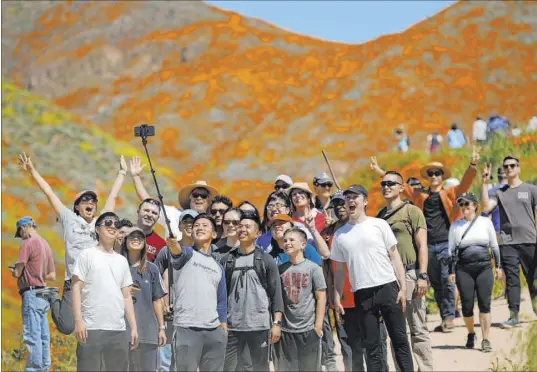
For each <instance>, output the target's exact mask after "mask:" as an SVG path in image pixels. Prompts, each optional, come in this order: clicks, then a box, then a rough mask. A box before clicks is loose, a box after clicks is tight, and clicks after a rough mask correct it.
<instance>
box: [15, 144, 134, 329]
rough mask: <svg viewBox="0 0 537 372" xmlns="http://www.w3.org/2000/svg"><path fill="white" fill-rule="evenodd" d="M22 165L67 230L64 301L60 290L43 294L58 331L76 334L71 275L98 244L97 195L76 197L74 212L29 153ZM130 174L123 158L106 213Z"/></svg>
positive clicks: (53, 289) (20, 156)
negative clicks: (41, 173)
mask: <svg viewBox="0 0 537 372" xmlns="http://www.w3.org/2000/svg"><path fill="white" fill-rule="evenodd" d="M19 162H20V166H21V168H22V169H23V170H25V171H26V172H28V173H30V174H31V175H32V178H33V179H34V180H35V182H36V183H37V184H38V186H39V188H40V189H41V191H43V193H44V194H45V196H46V197H47V199H48V201H49V202H50V204H51V205H52V208H53V209H54V211H55V212H56V214H57V215H58V221H59V222H60V224H61V226H62V229H63V240H64V244H65V282H64V284H63V293H62V299H61V301H60V300H59V299H58V289H57V288H51V289H50V290H48V291H43V292H42V293H41V294H40V295H41V296H43V298H45V299H46V300H48V301H49V302H50V306H51V313H52V320H53V321H54V324H56V327H57V328H58V331H60V332H61V333H63V334H64V335H69V334H71V333H73V330H74V329H75V322H74V319H73V308H72V297H71V275H72V273H73V268H74V265H75V260H76V259H77V257H78V256H79V255H80V253H81V252H83V251H84V250H86V249H90V248H94V247H95V246H96V245H97V238H96V234H95V221H96V219H97V218H96V215H97V194H96V193H95V192H94V191H91V190H84V191H82V192H80V193H78V194H77V195H76V196H75V200H74V205H73V210H70V209H69V208H67V207H66V206H65V205H64V204H63V203H62V201H61V200H60V199H59V198H58V196H57V195H56V194H55V193H54V191H53V190H52V188H51V187H50V185H49V184H48V183H47V181H45V180H44V179H43V177H41V175H40V174H39V173H38V172H37V170H36V169H35V168H34V166H33V164H32V161H31V159H30V157H29V156H27V155H26V154H25V153H23V154H21V155H19ZM126 174H127V163H126V162H125V159H124V158H123V156H121V158H120V162H119V171H118V174H117V177H116V180H115V182H114V185H113V186H112V190H111V191H110V194H109V195H108V199H107V200H106V203H105V205H104V208H103V210H102V211H101V212H102V213H104V212H110V211H113V210H114V208H115V205H116V198H117V195H118V193H119V190H120V189H121V186H122V185H123V180H124V179H125V175H126Z"/></svg>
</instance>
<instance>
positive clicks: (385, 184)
mask: <svg viewBox="0 0 537 372" xmlns="http://www.w3.org/2000/svg"><path fill="white" fill-rule="evenodd" d="M400 184H401V183H399V182H395V181H382V182H381V183H380V187H394V186H395V185H400Z"/></svg>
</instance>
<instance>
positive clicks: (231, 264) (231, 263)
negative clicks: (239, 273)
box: [220, 252, 236, 291]
mask: <svg viewBox="0 0 537 372" xmlns="http://www.w3.org/2000/svg"><path fill="white" fill-rule="evenodd" d="M235 261H236V258H235V255H234V254H233V252H228V253H226V254H225V255H224V257H222V260H221V261H220V262H222V265H223V266H224V273H225V275H226V288H227V289H228V291H229V290H230V289H229V288H230V286H231V277H232V276H233V271H234V270H235Z"/></svg>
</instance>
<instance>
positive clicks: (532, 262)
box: [500, 244, 537, 314]
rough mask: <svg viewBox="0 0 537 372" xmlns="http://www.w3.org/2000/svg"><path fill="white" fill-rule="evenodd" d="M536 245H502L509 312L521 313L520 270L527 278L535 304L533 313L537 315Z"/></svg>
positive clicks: (501, 253) (501, 251) (501, 252)
mask: <svg viewBox="0 0 537 372" xmlns="http://www.w3.org/2000/svg"><path fill="white" fill-rule="evenodd" d="M535 250H536V249H535V244H512V245H501V246H500V255H501V261H502V267H503V270H504V272H505V284H506V290H507V303H508V304H509V311H510V312H512V313H517V314H518V313H519V311H520V269H519V267H522V273H523V274H524V276H525V277H526V282H527V283H528V289H529V291H530V297H531V301H532V304H533V311H534V312H535V313H536V314H537V305H536V303H535V301H536V298H537V285H536V283H535V281H537V270H536V266H537V255H536V254H535Z"/></svg>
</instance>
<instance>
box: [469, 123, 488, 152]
mask: <svg viewBox="0 0 537 372" xmlns="http://www.w3.org/2000/svg"><path fill="white" fill-rule="evenodd" d="M472 141H473V142H474V144H478V145H481V146H482V145H484V144H485V143H487V122H486V121H485V120H483V119H481V117H479V116H478V117H477V118H476V119H475V121H474V123H473V124H472Z"/></svg>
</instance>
